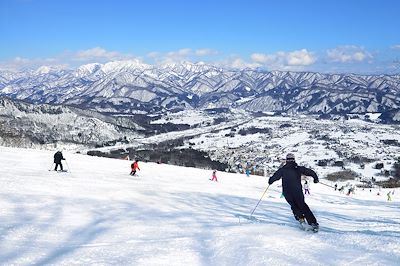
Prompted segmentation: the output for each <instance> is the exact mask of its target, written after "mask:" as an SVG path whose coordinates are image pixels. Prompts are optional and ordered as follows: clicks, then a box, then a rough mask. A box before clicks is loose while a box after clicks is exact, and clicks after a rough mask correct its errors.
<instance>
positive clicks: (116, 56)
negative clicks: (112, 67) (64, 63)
mask: <svg viewBox="0 0 400 266" xmlns="http://www.w3.org/2000/svg"><path fill="white" fill-rule="evenodd" d="M132 57H133V56H132V55H128V54H121V53H119V52H116V51H107V50H105V49H103V48H101V47H94V48H91V49H87V50H83V51H78V52H77V53H74V54H73V55H72V59H74V60H77V61H91V60H107V61H113V60H124V59H131V58H132Z"/></svg>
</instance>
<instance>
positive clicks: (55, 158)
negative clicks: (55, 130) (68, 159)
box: [54, 151, 65, 171]
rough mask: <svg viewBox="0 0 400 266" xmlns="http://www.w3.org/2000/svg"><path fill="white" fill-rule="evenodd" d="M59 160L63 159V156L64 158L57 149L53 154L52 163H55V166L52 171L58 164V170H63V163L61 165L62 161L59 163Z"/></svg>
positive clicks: (55, 169)
mask: <svg viewBox="0 0 400 266" xmlns="http://www.w3.org/2000/svg"><path fill="white" fill-rule="evenodd" d="M61 160H65V158H64V156H63V154H62V152H61V151H57V152H56V153H55V154H54V163H55V164H56V166H55V168H54V171H57V168H58V166H60V170H61V171H64V169H63V165H62V163H61Z"/></svg>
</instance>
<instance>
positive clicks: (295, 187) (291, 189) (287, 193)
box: [268, 153, 319, 231]
mask: <svg viewBox="0 0 400 266" xmlns="http://www.w3.org/2000/svg"><path fill="white" fill-rule="evenodd" d="M301 175H306V176H312V177H313V178H314V183H318V182H319V180H318V176H317V174H316V173H315V172H314V171H313V170H311V169H309V168H306V167H304V166H298V165H297V163H296V162H295V158H294V155H293V154H292V153H289V154H287V156H286V164H285V165H284V166H282V167H281V168H279V169H278V170H277V171H276V172H275V173H274V174H273V175H272V176H271V178H270V179H269V181H268V183H269V184H270V185H271V184H272V183H274V182H275V181H277V180H279V179H281V178H282V188H283V195H284V197H285V199H286V201H287V202H288V203H289V205H290V207H291V208H292V211H293V214H294V217H295V218H296V220H298V221H299V222H300V223H301V224H303V223H304V218H305V219H306V220H307V222H308V224H309V225H311V226H312V228H313V230H315V231H316V230H318V223H317V219H316V218H315V216H314V214H313V213H312V212H311V210H310V208H309V207H308V205H307V204H306V203H305V202H304V195H303V190H302V186H301Z"/></svg>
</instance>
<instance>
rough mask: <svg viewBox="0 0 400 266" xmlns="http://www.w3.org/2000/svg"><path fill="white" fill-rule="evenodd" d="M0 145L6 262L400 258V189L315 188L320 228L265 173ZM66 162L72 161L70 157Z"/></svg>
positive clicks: (312, 199) (370, 261) (0, 239)
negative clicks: (300, 216) (301, 217)
mask: <svg viewBox="0 0 400 266" xmlns="http://www.w3.org/2000/svg"><path fill="white" fill-rule="evenodd" d="M53 153H54V152H49V151H37V150H24V149H13V148H4V147H0V165H1V167H0V265H44V264H46V265H48V264H50V265H398V263H399V261H400V241H399V239H400V204H399V201H398V197H399V193H400V191H395V194H394V196H393V197H394V201H392V202H387V201H386V191H384V190H383V191H381V196H377V195H376V192H377V191H373V192H369V191H356V192H357V194H356V195H354V196H346V195H343V194H339V193H338V192H335V191H333V189H331V188H329V187H326V186H323V185H321V184H312V186H311V193H312V194H311V196H308V195H307V197H306V201H307V203H308V204H309V206H310V207H311V209H312V210H313V211H314V213H315V215H316V217H317V219H318V221H319V223H320V225H321V230H320V232H319V233H317V234H315V233H310V232H303V231H301V230H299V229H298V227H297V224H296V223H295V221H294V219H293V217H292V215H291V211H290V208H289V206H288V205H287V203H286V202H285V201H284V199H282V198H280V190H281V188H280V187H279V183H280V182H276V183H274V184H273V185H272V186H271V188H270V190H269V191H268V192H267V194H266V196H265V198H264V200H263V201H262V202H261V204H260V205H259V207H258V208H257V210H256V212H255V216H256V217H257V219H258V220H259V222H258V223H250V222H249V221H246V220H244V219H243V218H242V219H240V222H241V223H239V219H238V218H237V217H236V216H237V215H248V214H249V213H250V212H251V210H252V209H253V208H254V206H255V205H256V204H257V202H258V200H259V198H260V197H261V195H262V193H263V191H264V189H265V188H266V185H267V180H266V178H263V177H256V176H251V177H250V178H247V177H246V176H245V175H239V174H228V173H222V172H218V173H217V176H218V179H219V182H218V183H216V182H211V181H209V178H210V177H211V171H210V170H208V171H207V170H200V169H194V168H183V167H177V166H170V165H165V164H161V165H157V164H153V163H144V162H141V163H140V167H141V171H140V176H139V177H131V176H129V175H128V173H129V171H130V163H131V162H130V161H123V160H115V159H106V158H98V157H89V156H84V155H79V154H68V153H64V156H65V157H66V158H67V162H68V165H69V167H70V172H69V173H57V172H54V171H48V169H49V167H50V164H51V163H52V156H53ZM64 165H65V163H64Z"/></svg>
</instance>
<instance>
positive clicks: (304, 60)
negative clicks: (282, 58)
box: [287, 49, 316, 66]
mask: <svg viewBox="0 0 400 266" xmlns="http://www.w3.org/2000/svg"><path fill="white" fill-rule="evenodd" d="M287 61H288V65H289V66H309V65H312V64H314V63H315V61H316V58H315V57H314V55H313V53H310V52H308V51H307V50H306V49H301V50H298V51H293V52H290V53H289V54H288V55H287Z"/></svg>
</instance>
